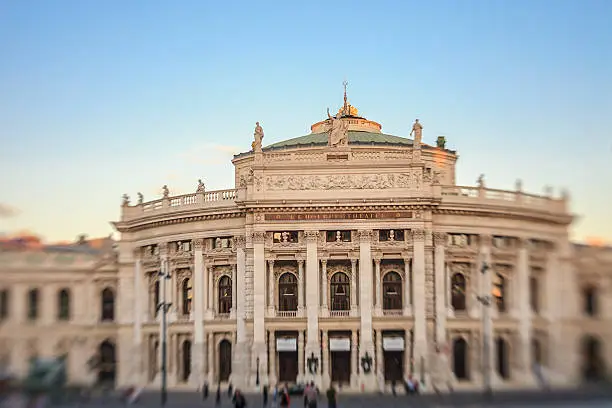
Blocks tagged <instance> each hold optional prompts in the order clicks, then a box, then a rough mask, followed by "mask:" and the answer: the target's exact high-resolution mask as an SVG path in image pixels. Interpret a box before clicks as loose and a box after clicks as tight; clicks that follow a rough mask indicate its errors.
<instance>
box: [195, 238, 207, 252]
mask: <svg viewBox="0 0 612 408" xmlns="http://www.w3.org/2000/svg"><path fill="white" fill-rule="evenodd" d="M203 244H204V240H203V239H202V238H196V239H194V240H193V248H194V249H195V250H196V251H197V250H202V245H203Z"/></svg>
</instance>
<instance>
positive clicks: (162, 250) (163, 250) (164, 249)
mask: <svg viewBox="0 0 612 408" xmlns="http://www.w3.org/2000/svg"><path fill="white" fill-rule="evenodd" d="M157 247H158V248H159V254H160V255H167V254H168V243H167V242H160V243H159V244H158V245H157Z"/></svg>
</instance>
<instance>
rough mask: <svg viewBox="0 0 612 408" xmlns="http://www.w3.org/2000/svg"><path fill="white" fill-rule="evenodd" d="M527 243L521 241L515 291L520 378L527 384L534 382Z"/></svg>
mask: <svg viewBox="0 0 612 408" xmlns="http://www.w3.org/2000/svg"><path fill="white" fill-rule="evenodd" d="M526 244H527V243H526V242H525V241H524V240H520V241H519V250H518V260H517V277H516V283H517V284H516V285H515V286H514V287H515V290H517V291H518V293H517V296H516V297H515V299H516V300H517V301H518V302H517V303H518V304H517V308H518V312H519V313H518V323H519V330H518V331H519V353H518V355H519V356H520V360H519V361H518V366H519V370H520V371H521V374H520V377H522V378H523V379H524V380H525V381H526V382H528V383H532V382H533V381H534V378H533V375H532V373H533V371H532V370H531V302H530V296H529V292H530V291H529V252H528V249H527V245H526Z"/></svg>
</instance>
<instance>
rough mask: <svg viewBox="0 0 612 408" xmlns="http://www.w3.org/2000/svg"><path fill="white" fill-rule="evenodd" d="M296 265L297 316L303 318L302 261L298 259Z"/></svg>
mask: <svg viewBox="0 0 612 408" xmlns="http://www.w3.org/2000/svg"><path fill="white" fill-rule="evenodd" d="M297 264H298V316H300V317H302V316H304V260H303V259H301V258H299V259H298V260H297Z"/></svg>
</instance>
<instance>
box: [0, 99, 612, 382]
mask: <svg viewBox="0 0 612 408" xmlns="http://www.w3.org/2000/svg"><path fill="white" fill-rule="evenodd" d="M407 125H408V124H407ZM407 127H408V126H407ZM422 132H423V126H422V125H421V124H420V123H418V122H415V124H414V125H413V127H412V132H410V133H411V137H412V138H406V137H399V136H393V135H388V134H385V133H383V132H382V127H381V125H380V124H378V123H376V122H373V121H370V120H367V119H365V118H363V117H361V116H359V114H358V112H357V110H356V109H355V108H354V107H352V106H350V105H348V104H347V102H346V101H345V104H344V106H343V108H341V109H340V111H339V112H338V113H337V115H336V116H334V117H331V116H330V117H329V118H328V119H326V120H323V121H321V122H318V123H315V124H314V125H312V133H311V134H309V135H306V136H301V137H297V138H293V139H288V140H285V141H283V142H279V143H275V144H272V145H269V146H267V147H265V146H263V145H262V140H263V138H264V134H263V129H262V128H261V126H259V124H258V125H257V128H256V130H255V134H254V141H253V144H252V150H250V151H248V152H245V153H241V154H239V155H236V156H235V157H234V159H233V164H234V167H235V188H232V189H227V190H221V191H207V190H206V189H205V187H204V185H203V184H202V183H200V184H199V186H198V188H197V191H196V192H195V193H192V194H185V195H178V196H175V195H172V194H170V191H169V188H168V187H166V186H164V189H163V196H162V198H160V199H155V200H152V201H145V200H144V199H143V197H142V195H140V194H139V199H138V202H137V203H135V204H131V203H130V201H129V198H128V197H127V196H125V197H124V203H123V205H122V207H121V217H120V220H119V221H117V222H115V223H114V226H115V227H116V229H117V230H118V231H119V232H120V233H121V240H120V241H119V242H117V243H116V245H115V246H114V248H111V247H109V246H108V245H106V246H105V245H98V248H93V247H92V245H87V244H84V243H81V245H70V246H59V247H44V246H43V247H34V248H32V247H28V246H20V245H19V244H15V243H13V244H12V245H8V244H7V245H4V249H3V250H2V251H1V252H0V276H1V278H2V279H1V281H0V296H1V297H0V319H1V321H0V343H1V344H2V346H0V352H2V361H3V363H4V365H5V366H6V367H8V368H9V370H10V371H12V372H14V373H16V374H18V375H20V374H23V373H24V372H25V367H26V361H27V360H28V358H31V357H33V356H52V355H58V354H63V355H66V356H67V358H68V361H69V364H68V366H69V378H70V381H72V382H81V381H85V382H93V381H104V380H109V381H114V382H115V384H116V385H117V386H129V385H134V384H139V385H146V386H155V387H157V386H159V382H160V367H161V354H160V340H161V339H160V319H161V312H160V310H161V309H160V308H159V307H158V306H159V305H160V303H162V300H165V301H166V302H167V303H169V304H170V306H169V308H168V313H167V320H168V330H167V333H168V354H167V368H168V376H169V377H168V381H169V385H170V386H171V387H181V386H185V387H192V388H195V387H197V386H200V385H201V384H203V383H204V382H208V383H210V384H216V383H218V382H221V383H228V382H231V383H233V384H234V386H240V387H242V388H245V389H251V388H254V387H255V386H256V384H270V385H274V384H277V383H281V382H282V383H284V382H289V383H291V382H302V381H310V380H312V381H315V382H316V383H318V384H320V385H321V386H323V387H325V386H326V385H327V384H329V383H330V382H334V383H336V384H338V383H340V384H343V387H352V388H354V389H360V388H361V387H364V388H365V389H378V387H379V384H378V382H379V381H383V379H384V380H385V381H386V382H387V383H391V382H392V381H394V380H395V381H402V380H403V379H405V378H407V377H408V376H410V375H412V376H413V377H415V378H417V379H422V380H424V381H425V383H426V384H428V381H442V380H440V378H448V379H449V380H450V381H452V383H453V384H454V386H455V387H456V388H462V387H463V388H479V387H481V384H482V382H483V380H484V379H485V378H490V379H491V381H492V384H493V386H494V387H495V388H512V387H525V386H533V385H534V384H536V383H537V381H538V380H537V378H538V375H536V374H534V373H540V372H542V373H543V375H544V377H545V378H546V380H547V381H549V382H551V383H553V384H556V385H560V386H562V385H574V384H577V383H579V382H581V381H582V380H583V379H584V378H589V379H595V378H601V377H604V376H605V375H607V373H608V371H607V370H608V367H609V365H610V363H612V347H610V346H609V345H610V344H612V342H611V340H612V324H611V323H612V294H611V293H610V290H611V289H610V280H611V278H612V249H610V248H606V247H589V246H581V245H574V244H572V243H571V242H570V240H569V236H568V230H569V228H570V226H571V223H572V220H573V216H572V214H570V212H569V204H568V197H567V194H563V195H561V196H553V194H552V193H550V192H547V193H546V194H545V195H544V196H539V195H534V194H529V193H526V192H523V191H522V189H521V186H520V183H518V184H517V188H516V189H515V190H513V191H503V190H498V189H494V188H489V187H487V186H486V185H485V180H484V177H481V178H480V179H479V180H478V183H477V185H476V186H458V185H456V183H455V165H456V162H457V158H458V156H457V153H456V152H455V151H453V150H449V149H448V148H446V147H445V140H444V138H438V140H437V141H436V142H435V143H433V144H432V145H429V144H425V143H424V142H423V141H422V134H423V133H422ZM406 133H409V132H406ZM517 159H519V158H517ZM107 244H108V243H107ZM160 271H162V272H169V275H168V277H167V279H166V278H165V279H163V280H162V281H160ZM162 291H165V292H163V293H162ZM487 304H488V305H489V306H486V305H487ZM485 346H488V347H485ZM483 349H484V350H489V352H488V357H489V358H486V356H485V355H484V354H483V351H482V350H483ZM92 362H94V363H96V364H92ZM534 366H536V367H542V370H534ZM445 368H447V369H448V373H447V374H444V369H445Z"/></svg>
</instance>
